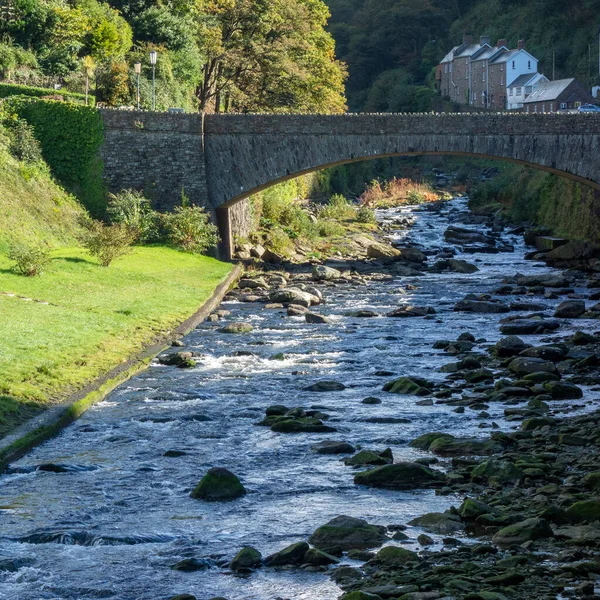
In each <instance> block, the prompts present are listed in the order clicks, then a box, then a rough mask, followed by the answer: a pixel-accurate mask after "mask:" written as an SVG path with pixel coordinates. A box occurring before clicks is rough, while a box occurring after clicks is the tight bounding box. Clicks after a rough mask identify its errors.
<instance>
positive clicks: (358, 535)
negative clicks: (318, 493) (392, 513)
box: [308, 515, 387, 554]
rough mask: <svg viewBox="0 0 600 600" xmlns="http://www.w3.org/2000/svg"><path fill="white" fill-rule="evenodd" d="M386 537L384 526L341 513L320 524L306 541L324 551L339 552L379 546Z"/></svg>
mask: <svg viewBox="0 0 600 600" xmlns="http://www.w3.org/2000/svg"><path fill="white" fill-rule="evenodd" d="M386 540H387V537H386V535H385V527H381V526H379V525H371V524H369V523H367V521H365V520H363V519H356V518H354V517H348V516H346V515H341V516H339V517H335V518H334V519H331V521H329V522H328V523H325V525H321V527H319V528H318V529H317V530H316V531H315V532H314V533H313V534H312V535H311V536H310V538H309V539H308V541H309V542H310V543H311V544H312V545H313V546H315V547H316V548H318V549H319V550H323V551H324V552H328V553H333V554H340V553H341V552H345V551H347V550H366V549H367V548H375V547H377V546H381V544H383V543H384V542H385V541H386Z"/></svg>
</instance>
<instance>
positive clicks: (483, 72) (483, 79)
mask: <svg viewBox="0 0 600 600" xmlns="http://www.w3.org/2000/svg"><path fill="white" fill-rule="evenodd" d="M481 80H482V81H483V82H484V83H485V71H482V72H481Z"/></svg>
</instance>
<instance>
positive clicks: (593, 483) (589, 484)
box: [583, 471, 600, 492]
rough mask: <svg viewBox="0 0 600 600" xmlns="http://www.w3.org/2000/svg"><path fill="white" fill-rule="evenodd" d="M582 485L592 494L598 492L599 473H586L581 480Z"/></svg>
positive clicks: (599, 487) (599, 486)
mask: <svg viewBox="0 0 600 600" xmlns="http://www.w3.org/2000/svg"><path fill="white" fill-rule="evenodd" d="M583 484H584V485H585V487H586V488H587V489H588V490H592V491H593V492H596V491H598V490H600V471H594V472H592V473H588V474H587V475H586V476H585V477H584V479H583Z"/></svg>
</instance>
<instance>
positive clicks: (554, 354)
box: [520, 344, 565, 362]
mask: <svg viewBox="0 0 600 600" xmlns="http://www.w3.org/2000/svg"><path fill="white" fill-rule="evenodd" d="M520 355H521V356H528V357H530V358H542V359H544V360H551V361H552V362H557V361H559V360H562V359H563V358H564V356H565V353H564V351H563V349H562V348H559V347H558V346H552V345H550V344H546V345H544V346H533V347H532V348H527V349H525V350H523V351H522V352H521V353H520Z"/></svg>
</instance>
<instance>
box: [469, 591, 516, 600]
mask: <svg viewBox="0 0 600 600" xmlns="http://www.w3.org/2000/svg"><path fill="white" fill-rule="evenodd" d="M464 600H508V598H507V597H506V596H505V595H504V594H501V593H500V592H488V591H482V592H473V593H471V594H467V595H466V596H465V598H464Z"/></svg>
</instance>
